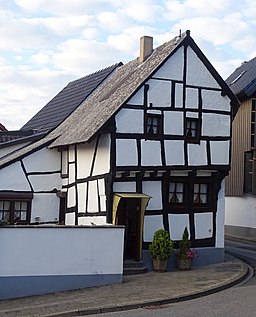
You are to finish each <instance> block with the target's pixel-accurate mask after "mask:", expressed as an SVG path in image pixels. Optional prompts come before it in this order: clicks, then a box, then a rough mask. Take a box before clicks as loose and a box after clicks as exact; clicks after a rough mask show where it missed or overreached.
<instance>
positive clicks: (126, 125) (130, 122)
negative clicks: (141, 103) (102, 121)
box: [115, 108, 144, 133]
mask: <svg viewBox="0 0 256 317" xmlns="http://www.w3.org/2000/svg"><path fill="white" fill-rule="evenodd" d="M115 121H116V132H117V133H144V124H143V122H144V112H143V110H136V109H125V108H124V109H121V110H120V111H119V112H118V113H117V114H116V117H115Z"/></svg>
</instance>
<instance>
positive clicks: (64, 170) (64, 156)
mask: <svg viewBox="0 0 256 317" xmlns="http://www.w3.org/2000/svg"><path fill="white" fill-rule="evenodd" d="M61 155H62V159H61V164H62V166H61V173H62V174H64V175H67V174H68V151H67V150H62V152H61Z"/></svg>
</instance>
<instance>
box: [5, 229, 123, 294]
mask: <svg viewBox="0 0 256 317" xmlns="http://www.w3.org/2000/svg"><path fill="white" fill-rule="evenodd" d="M123 238H124V228H123V227H121V226H110V225H109V226H87V227H85V226H82V227H74V226H73V227H67V226H52V227H50V226H19V227H11V226H8V227H1V228H0V249H1V265H0V283H1V288H0V299H8V298H16V297H23V296H31V295H39V294H46V293H52V292H59V291H65V290H72V289H79V288H86V287H92V286H99V285H108V284H114V283H121V282H122V274H123ZM7 242H8V243H7Z"/></svg>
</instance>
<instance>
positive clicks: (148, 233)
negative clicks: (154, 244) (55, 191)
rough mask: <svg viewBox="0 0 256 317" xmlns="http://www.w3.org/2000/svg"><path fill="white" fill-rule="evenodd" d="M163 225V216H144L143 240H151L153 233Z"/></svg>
mask: <svg viewBox="0 0 256 317" xmlns="http://www.w3.org/2000/svg"><path fill="white" fill-rule="evenodd" d="M163 227H164V225H163V216H161V215H155V216H145V218H144V230H143V241H144V242H151V241H152V239H153V236H154V233H155V232H156V231H157V230H158V229H162V228H163Z"/></svg>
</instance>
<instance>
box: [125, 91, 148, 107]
mask: <svg viewBox="0 0 256 317" xmlns="http://www.w3.org/2000/svg"><path fill="white" fill-rule="evenodd" d="M143 99H144V87H142V88H140V89H139V90H138V91H137V92H136V93H135V95H134V96H133V97H132V98H130V99H129V100H128V101H127V104H129V105H140V106H141V105H143Z"/></svg>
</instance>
